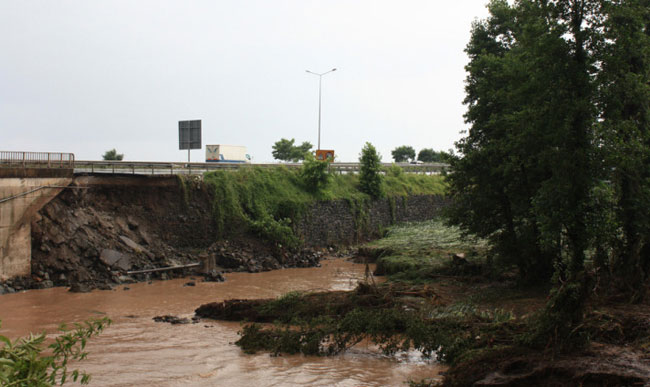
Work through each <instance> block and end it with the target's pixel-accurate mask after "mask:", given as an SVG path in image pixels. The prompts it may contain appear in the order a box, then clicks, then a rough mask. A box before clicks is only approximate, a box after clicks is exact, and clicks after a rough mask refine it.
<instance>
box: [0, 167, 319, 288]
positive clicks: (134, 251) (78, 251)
mask: <svg viewBox="0 0 650 387" xmlns="http://www.w3.org/2000/svg"><path fill="white" fill-rule="evenodd" d="M85 179H86V180H84V178H78V179H77V180H76V181H75V183H76V184H77V185H80V186H87V187H88V188H87V189H76V190H65V191H64V192H63V193H61V194H60V195H59V196H58V197H57V198H55V199H54V200H52V201H51V202H50V203H48V204H47V205H46V206H45V207H44V208H43V209H42V210H41V211H40V212H39V214H38V215H37V217H36V219H34V221H33V222H32V275H31V276H30V277H28V278H14V279H12V280H9V281H7V282H5V283H4V284H0V294H2V293H11V292H14V291H18V290H22V289H28V288H47V287H52V286H70V287H71V290H73V291H81V292H83V291H89V290H91V289H93V288H100V289H108V288H110V287H111V286H113V285H116V284H121V283H129V282H134V281H144V280H149V279H151V278H161V279H167V278H173V277H180V276H185V275H188V274H191V273H193V272H192V271H191V270H190V269H177V270H173V271H162V272H156V273H151V274H137V275H128V274H127V271H135V270H144V269H154V268H161V267H170V266H179V265H185V264H189V263H193V262H199V261H201V260H202V259H206V258H210V257H211V258H212V259H213V260H214V262H216V264H217V266H216V268H215V271H213V272H212V273H208V276H207V280H219V278H221V279H222V278H223V277H220V274H219V272H223V271H225V272H227V271H248V272H259V271H266V270H273V269H280V268H283V267H310V266H316V265H318V262H319V260H320V258H321V256H322V254H321V253H320V252H319V251H316V250H313V249H305V250H301V251H298V252H289V251H285V250H282V249H278V248H276V247H275V246H273V245H272V244H270V243H268V242H265V241H263V240H260V239H259V238H256V237H255V236H252V235H246V234H238V233H232V237H230V238H229V239H227V240H226V239H220V238H218V236H217V233H216V229H215V226H214V224H213V222H212V218H211V215H210V214H211V200H212V198H211V195H210V193H209V192H208V190H207V188H206V187H205V186H203V185H202V183H201V182H195V183H194V184H192V185H190V186H189V187H187V188H186V189H187V190H188V191H184V190H183V188H182V187H181V185H180V184H178V182H177V181H176V180H175V179H169V178H166V179H161V178H148V177H128V178H126V177H125V178H124V179H125V181H124V183H123V184H119V181H116V179H115V178H113V179H111V181H110V183H107V184H103V183H102V181H101V179H99V180H94V179H92V178H85Z"/></svg>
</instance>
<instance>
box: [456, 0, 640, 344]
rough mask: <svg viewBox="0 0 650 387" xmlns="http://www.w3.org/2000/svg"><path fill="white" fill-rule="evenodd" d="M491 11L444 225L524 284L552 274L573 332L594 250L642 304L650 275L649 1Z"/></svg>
mask: <svg viewBox="0 0 650 387" xmlns="http://www.w3.org/2000/svg"><path fill="white" fill-rule="evenodd" d="M488 8H489V12H490V16H489V17H488V18H487V19H486V20H482V21H477V22H475V23H474V25H473V28H472V33H471V38H470V42H469V44H468V45H467V48H466V52H467V54H468V56H469V58H470V62H469V64H468V65H467V66H466V70H467V73H468V75H467V80H466V98H465V104H466V105H467V112H466V114H465V120H466V122H467V123H468V124H469V125H470V129H469V131H468V133H467V136H466V137H464V138H463V139H461V140H460V141H458V142H457V144H456V148H457V151H458V156H455V157H453V158H452V159H451V164H452V169H453V171H454V173H453V174H451V175H450V176H449V178H448V179H449V184H450V192H451V195H452V196H453V198H454V200H453V205H452V206H451V209H450V211H449V214H448V215H449V220H450V222H451V223H453V224H457V225H459V226H460V227H461V229H463V230H464V231H465V232H468V233H473V234H476V235H479V236H482V237H485V238H488V239H489V240H490V241H491V245H492V247H493V254H494V255H495V256H497V257H498V258H500V259H502V260H503V261H504V262H511V263H513V264H516V265H517V267H518V268H519V274H520V278H521V280H522V281H524V282H540V281H542V282H544V281H548V280H549V279H550V278H551V276H552V275H553V274H554V278H555V279H557V280H558V282H557V284H563V285H562V286H559V288H558V291H557V292H556V293H555V296H554V298H553V299H552V302H551V304H553V305H554V307H558V305H561V306H562V307H563V308H564V309H565V311H570V310H571V313H573V314H571V315H570V316H568V317H567V315H566V314H564V315H563V316H564V317H563V318H564V322H565V326H567V327H568V326H571V325H572V323H575V322H576V320H577V319H579V314H580V313H581V312H580V310H581V308H580V302H582V301H581V300H583V299H584V296H585V295H586V292H585V290H584V284H585V283H586V282H585V268H586V266H585V265H586V263H587V254H588V253H589V254H593V256H594V259H593V265H594V267H593V268H595V269H598V270H599V272H601V273H611V274H612V275H613V279H614V283H619V284H621V286H619V287H618V290H621V291H627V292H628V294H632V295H633V297H634V298H636V299H638V298H639V297H641V298H642V297H643V294H640V293H644V290H643V289H645V288H646V287H647V286H645V285H647V284H648V282H649V279H650V216H648V215H650V214H649V213H648V212H650V179H649V177H650V176H649V175H650V173H649V172H648V171H650V125H649V123H650V108H649V106H650V82H649V80H650V79H649V78H650V28H649V27H648V26H649V25H650V23H649V20H650V1H648V0H620V1H600V0H551V1H541V0H518V1H515V2H514V3H511V2H508V1H506V0H493V1H491V2H490V4H489V6H488ZM590 264H591V261H590ZM569 284H571V285H569ZM644 284H645V285H644ZM641 285H644V286H641ZM555 328H557V325H556V326H555V327H554V328H553V329H555ZM556 333H557V332H556Z"/></svg>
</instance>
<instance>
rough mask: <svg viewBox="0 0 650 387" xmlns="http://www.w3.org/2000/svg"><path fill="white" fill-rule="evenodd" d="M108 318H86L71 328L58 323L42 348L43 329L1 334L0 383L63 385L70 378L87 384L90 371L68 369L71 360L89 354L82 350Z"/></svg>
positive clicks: (18, 385)
mask: <svg viewBox="0 0 650 387" xmlns="http://www.w3.org/2000/svg"><path fill="white" fill-rule="evenodd" d="M110 324H111V320H109V319H108V318H106V317H105V318H103V319H100V320H89V321H86V322H84V323H83V324H74V328H73V329H68V328H67V327H66V326H65V325H62V326H61V328H60V329H61V334H60V335H59V336H57V337H56V339H55V340H54V342H53V343H52V344H50V345H49V346H48V347H47V348H48V349H49V351H48V353H49V354H48V355H44V354H42V352H43V351H44V345H45V344H44V342H45V337H46V336H45V333H41V334H39V335H36V336H35V335H30V336H29V337H24V338H20V339H17V340H15V341H13V342H12V341H11V340H9V339H8V338H7V337H5V336H1V335H0V343H2V344H3V346H2V347H0V385H2V386H7V387H9V386H16V387H32V386H41V387H47V386H52V385H56V384H59V385H63V384H64V383H66V382H67V381H70V379H72V381H73V382H76V381H79V382H80V383H81V384H87V383H88V382H89V381H90V375H88V374H86V373H84V372H80V371H79V370H73V371H69V370H68V363H69V362H70V361H79V360H83V359H85V358H86V356H88V353H87V352H84V348H85V347H86V342H87V340H88V339H89V338H90V337H92V336H95V335H97V334H99V333H100V332H101V331H102V330H103V329H104V328H105V327H107V326H109V325H110Z"/></svg>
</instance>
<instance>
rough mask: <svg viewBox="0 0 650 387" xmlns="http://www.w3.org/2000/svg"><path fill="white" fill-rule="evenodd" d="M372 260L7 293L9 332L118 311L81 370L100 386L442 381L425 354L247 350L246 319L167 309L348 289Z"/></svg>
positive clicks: (3, 307) (1, 304)
mask: <svg viewBox="0 0 650 387" xmlns="http://www.w3.org/2000/svg"><path fill="white" fill-rule="evenodd" d="M363 275H364V266H363V265H358V264H353V263H350V262H347V261H345V260H342V259H330V260H324V261H322V267H320V268H308V269H284V270H276V271H270V272H264V273H253V274H251V273H229V274H227V275H226V282H222V283H209V282H200V281H198V278H197V281H196V286H183V285H184V284H185V283H187V282H188V281H190V279H177V280H170V281H155V282H153V283H152V284H146V283H139V284H131V285H128V287H129V288H130V290H124V287H125V286H123V285H122V286H120V287H118V288H116V290H112V291H110V290H104V291H93V292H91V293H70V292H68V291H67V290H66V289H64V288H53V289H45V290H30V291H27V292H22V293H17V294H9V295H3V296H0V320H2V327H1V328H0V334H2V335H5V336H9V337H11V338H16V337H19V336H23V335H26V334H28V333H29V332H41V331H46V332H48V333H53V332H56V330H57V327H58V325H59V324H60V323H62V322H67V323H70V322H75V321H83V320H86V319H88V318H92V317H101V316H109V317H110V318H111V319H112V320H113V324H112V325H111V326H110V327H109V328H107V329H106V330H105V331H104V332H103V333H102V334H101V335H100V336H98V337H96V338H93V339H91V340H90V342H89V344H88V346H87V350H88V352H89V353H90V355H89V356H88V358H87V359H86V360H84V361H83V362H81V363H79V364H78V366H79V368H80V369H82V370H85V371H86V372H89V373H90V374H92V380H91V384H90V385H91V386H255V387H262V386H403V385H404V382H405V381H406V380H408V379H412V380H420V379H423V378H434V379H440V378H441V377H440V376H439V372H440V371H441V370H443V368H442V367H441V366H439V365H438V364H437V363H435V362H434V361H432V360H428V359H424V358H422V357H421V356H419V353H417V352H409V353H401V354H397V355H395V356H384V355H382V354H381V353H380V352H379V351H377V350H376V348H374V347H372V346H370V345H358V346H355V347H354V348H352V349H350V350H349V351H347V352H346V353H345V354H342V355H338V356H333V357H316V356H302V355H292V356H277V357H273V356H270V355H269V354H268V353H258V354H255V355H247V354H244V353H243V352H242V351H241V350H240V349H239V347H237V346H236V345H234V344H233V343H234V342H235V341H236V340H237V339H238V337H239V336H238V335H237V331H238V330H239V329H240V324H239V323H233V322H222V321H212V320H202V321H200V322H199V323H197V324H186V325H171V324H167V323H157V322H154V321H153V320H152V318H153V317H154V316H158V315H167V314H168V315H176V316H179V317H191V316H193V315H194V309H196V308H197V307H198V306H199V305H201V304H204V303H207V302H214V301H222V300H224V299H230V298H240V299H242V298H271V297H277V296H279V295H281V294H284V293H286V292H289V291H306V290H348V289H352V288H354V287H355V286H356V283H357V281H359V280H360V279H362V278H363Z"/></svg>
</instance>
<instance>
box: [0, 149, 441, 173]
mask: <svg viewBox="0 0 650 387" xmlns="http://www.w3.org/2000/svg"><path fill="white" fill-rule="evenodd" d="M382 165H383V166H384V167H390V166H392V165H397V166H399V167H401V168H402V169H403V170H404V172H406V173H425V174H438V173H442V172H443V171H445V170H446V169H448V168H449V166H448V165H447V164H443V163H426V164H410V163H396V164H392V163H383V164H382ZM278 166H284V167H286V168H300V167H301V166H302V164H301V163H264V164H249V163H185V162H157V161H108V160H107V161H94V160H81V161H80V160H75V157H74V154H72V153H53V152H15V151H0V167H17V168H69V169H74V173H92V174H96V173H108V174H132V175H195V174H202V173H205V172H209V171H214V170H224V169H238V168H251V167H260V168H273V167H278ZM360 169H361V166H360V164H359V163H331V164H329V171H330V172H331V173H340V174H343V173H358V172H359V170H360Z"/></svg>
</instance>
